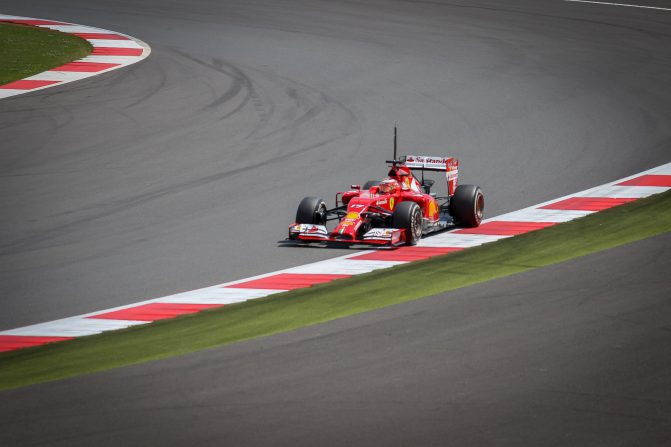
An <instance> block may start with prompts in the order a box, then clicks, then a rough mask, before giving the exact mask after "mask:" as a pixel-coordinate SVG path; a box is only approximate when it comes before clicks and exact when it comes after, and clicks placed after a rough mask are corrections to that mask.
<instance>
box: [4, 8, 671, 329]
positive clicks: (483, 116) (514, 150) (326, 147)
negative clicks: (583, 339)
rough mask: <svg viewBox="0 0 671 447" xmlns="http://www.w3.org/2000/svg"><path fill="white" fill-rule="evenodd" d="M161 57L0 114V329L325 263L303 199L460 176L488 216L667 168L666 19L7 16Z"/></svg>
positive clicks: (508, 12) (204, 13)
mask: <svg viewBox="0 0 671 447" xmlns="http://www.w3.org/2000/svg"><path fill="white" fill-rule="evenodd" d="M0 10H2V12H3V13H6V14H16V15H25V16H36V17H42V18H49V19H56V20H65V21H71V22H75V23H82V24H89V25H92V26H97V27H102V28H107V29H112V30H116V31H119V32H124V33H128V34H131V35H133V36H136V37H138V38H140V39H142V40H144V41H146V42H148V43H149V44H150V45H151V47H152V49H153V52H152V55H151V56H150V57H149V58H148V59H147V60H146V61H144V62H142V63H140V64H137V65H134V66H132V67H129V68H127V69H123V70H119V71H116V72H113V73H110V74H106V75H103V76H100V77H95V78H92V79H88V80H84V81H80V82H77V83H72V84H68V85H65V86H62V87H56V88H52V89H49V90H45V91H41V92H36V93H33V94H28V95H25V96H21V97H15V98H11V99H6V100H2V101H0V141H2V144H1V145H0V159H1V160H2V163H0V207H1V208H0V209H2V215H3V218H2V219H0V235H2V236H1V237H0V306H1V309H2V310H1V311H0V329H10V328H13V327H18V326H23V325H26V324H31V323H38V322H41V321H46V320H51V319H55V318H60V317H67V316H71V315H75V314H79V313H84V312H89V311H95V310H99V309H103V308H109V307H113V306H118V305H123V304H127V303H132V302H136V301H139V300H142V299H147V298H153V297H158V296H163V295H167V294H171V293H175V292H179V291H185V290H191V289H194V288H199V287H204V286H209V285H213V284H217V283H221V282H224V281H228V280H235V279H239V278H243V277H246V276H251V275H255V274H260V273H266V272H269V271H272V270H276V269H280V268H287V267H291V266H294V265H300V264H303V263H307V262H310V261H315V260H319V259H324V258H330V257H334V256H336V255H339V254H341V253H342V252H341V251H336V250H315V249H295V248H291V249H288V248H282V247H279V246H278V244H277V241H278V240H280V239H282V238H284V237H285V231H286V227H287V225H288V224H289V223H290V222H291V220H292V219H293V216H294V213H295V207H296V205H297V203H298V202H299V200H300V199H301V198H302V197H303V196H306V195H321V196H323V197H325V198H327V199H328V200H329V201H330V200H332V198H333V194H334V192H335V191H338V190H342V189H346V188H347V187H348V186H349V185H350V184H352V183H363V182H365V181H366V180H368V179H372V178H379V177H381V176H383V175H384V174H385V167H384V163H383V161H384V160H385V159H386V158H388V157H389V153H390V150H391V136H392V131H391V128H392V123H393V121H394V120H399V121H400V126H401V127H400V144H401V148H402V150H403V151H404V152H406V151H407V152H418V153H426V154H430V155H435V154H443V153H445V154H453V155H455V156H457V157H459V158H460V160H461V163H462V165H461V173H460V174H461V175H460V177H461V181H462V182H465V183H479V184H480V185H481V186H482V187H483V189H484V191H485V194H486V196H487V214H488V215H489V216H493V215H496V214H499V213H502V212H506V211H512V210H515V209H519V208H521V207H524V206H528V205H531V204H534V203H538V202H541V201H544V200H549V199H551V198H554V197H558V196H561V195H564V194H569V193H572V192H575V191H579V190H582V189H585V188H588V187H591V186H594V185H597V184H600V183H603V182H606V181H610V180H613V179H615V178H619V177H621V176H625V175H629V174H632V173H635V172H639V171H641V170H644V169H647V168H651V167H654V166H657V165H660V164H662V163H666V162H668V161H669V155H670V148H669V144H670V142H671V126H669V122H670V121H671V89H669V88H668V87H669V85H670V84H671V45H670V44H669V41H670V38H671V26H670V25H671V15H670V14H668V13H665V12H659V11H650V10H634V9H632V8H620V7H618V8H616V7H612V8H608V7H605V6H602V5H586V4H576V3H567V2H562V1H559V0H533V1H530V0H527V1H524V0H517V1H512V0H511V1H498V0H497V1H488V0H478V1H450V2H441V1H416V2H411V1H381V0H379V1H359V2H335V1H324V0H322V1H319V0H317V1H306V0H250V1H244V2H239V1H200V2H192V1H185V0H184V1H173V2H165V1H157V0H147V1H143V2H137V1H125V0H114V1H113V0H100V1H95V2H91V1H84V0H63V1H59V2H53V1H48V0H22V1H21V2H16V1H8V0H0Z"/></svg>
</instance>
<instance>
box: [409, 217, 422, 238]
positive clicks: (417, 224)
mask: <svg viewBox="0 0 671 447" xmlns="http://www.w3.org/2000/svg"><path fill="white" fill-rule="evenodd" d="M410 231H411V232H412V236H413V240H418V239H419V238H421V237H422V216H421V215H420V214H419V210H417V211H416V212H414V213H413V214H412V221H411V223H410Z"/></svg>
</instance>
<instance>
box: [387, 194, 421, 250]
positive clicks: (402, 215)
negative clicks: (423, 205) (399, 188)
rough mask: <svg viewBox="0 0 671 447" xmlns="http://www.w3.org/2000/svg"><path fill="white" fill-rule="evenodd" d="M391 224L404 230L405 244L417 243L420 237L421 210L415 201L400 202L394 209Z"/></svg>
mask: <svg viewBox="0 0 671 447" xmlns="http://www.w3.org/2000/svg"><path fill="white" fill-rule="evenodd" d="M391 225H392V227H393V228H401V229H404V230H405V243H406V245H417V242H419V240H420V239H421V238H422V211H421V210H420V209H419V206H418V205H417V204H416V203H415V202H401V203H399V204H398V206H397V207H396V209H395V210H394V214H393V215H392V217H391Z"/></svg>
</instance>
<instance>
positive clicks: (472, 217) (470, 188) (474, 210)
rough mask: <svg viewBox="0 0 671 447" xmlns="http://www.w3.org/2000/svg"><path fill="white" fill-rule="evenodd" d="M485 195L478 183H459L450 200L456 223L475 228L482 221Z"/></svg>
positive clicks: (451, 211)
mask: <svg viewBox="0 0 671 447" xmlns="http://www.w3.org/2000/svg"><path fill="white" fill-rule="evenodd" d="M484 209H485V196H484V194H482V190H481V189H480V187H479V186H477V185H459V186H457V190H456V191H454V195H453V196H452V199H451V200H450V214H451V215H452V218H453V219H454V223H455V224H457V225H459V226H461V227H467V228H473V227H477V226H478V225H480V222H482V214H483V212H484Z"/></svg>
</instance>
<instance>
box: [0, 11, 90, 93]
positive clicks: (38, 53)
mask: <svg viewBox="0 0 671 447" xmlns="http://www.w3.org/2000/svg"><path fill="white" fill-rule="evenodd" d="M91 51H93V47H92V46H91V44H90V43H88V42H87V41H86V40H84V39H82V38H80V37H77V36H73V35H71V34H65V33H61V32H60V31H54V30H50V29H47V28H38V27H35V26H25V25H14V24H10V23H0V85H3V84H8V83H10V82H12V81H16V80H18V79H23V78H26V77H28V76H32V75H34V74H37V73H41V72H43V71H45V70H49V69H50V68H54V67H58V66H59V65H63V64H67V63H68V62H72V61H74V60H76V59H79V58H82V57H84V56H86V55H88V54H90V53H91Z"/></svg>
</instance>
